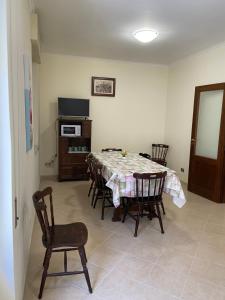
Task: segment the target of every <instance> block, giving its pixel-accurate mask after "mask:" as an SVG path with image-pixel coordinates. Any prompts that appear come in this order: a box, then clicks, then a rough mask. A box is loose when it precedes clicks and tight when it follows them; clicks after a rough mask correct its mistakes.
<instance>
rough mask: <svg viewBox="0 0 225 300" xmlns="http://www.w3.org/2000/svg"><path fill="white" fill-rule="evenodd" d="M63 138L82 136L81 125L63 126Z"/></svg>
mask: <svg viewBox="0 0 225 300" xmlns="http://www.w3.org/2000/svg"><path fill="white" fill-rule="evenodd" d="M61 136H81V125H68V124H66V125H61Z"/></svg>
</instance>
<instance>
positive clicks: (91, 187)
mask: <svg viewBox="0 0 225 300" xmlns="http://www.w3.org/2000/svg"><path fill="white" fill-rule="evenodd" d="M93 184H94V181H93V180H92V182H91V186H90V188H89V192H88V197H89V196H90V194H91V191H92V189H93Z"/></svg>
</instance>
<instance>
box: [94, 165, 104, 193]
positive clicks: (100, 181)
mask: <svg viewBox="0 0 225 300" xmlns="http://www.w3.org/2000/svg"><path fill="white" fill-rule="evenodd" d="M102 170H103V165H102V164H101V163H99V161H98V160H97V159H94V160H93V174H94V180H95V185H96V187H97V188H98V189H102V188H104V186H105V181H104V177H103V175H102Z"/></svg>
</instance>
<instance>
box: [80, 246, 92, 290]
mask: <svg viewBox="0 0 225 300" xmlns="http://www.w3.org/2000/svg"><path fill="white" fill-rule="evenodd" d="M78 251H79V254H80V259H81V263H82V266H83V270H84V275H85V278H86V281H87V286H88V289H89V292H90V293H92V287H91V282H90V277H89V273H88V269H87V266H86V259H85V250H84V247H80V248H79V249H78Z"/></svg>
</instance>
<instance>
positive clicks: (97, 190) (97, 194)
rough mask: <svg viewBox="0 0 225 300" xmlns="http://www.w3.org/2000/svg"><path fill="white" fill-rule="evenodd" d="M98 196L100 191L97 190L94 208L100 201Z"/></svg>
mask: <svg viewBox="0 0 225 300" xmlns="http://www.w3.org/2000/svg"><path fill="white" fill-rule="evenodd" d="M98 196H99V191H98V190H97V192H96V191H95V197H94V205H93V207H94V208H95V207H96V204H97V201H98Z"/></svg>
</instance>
